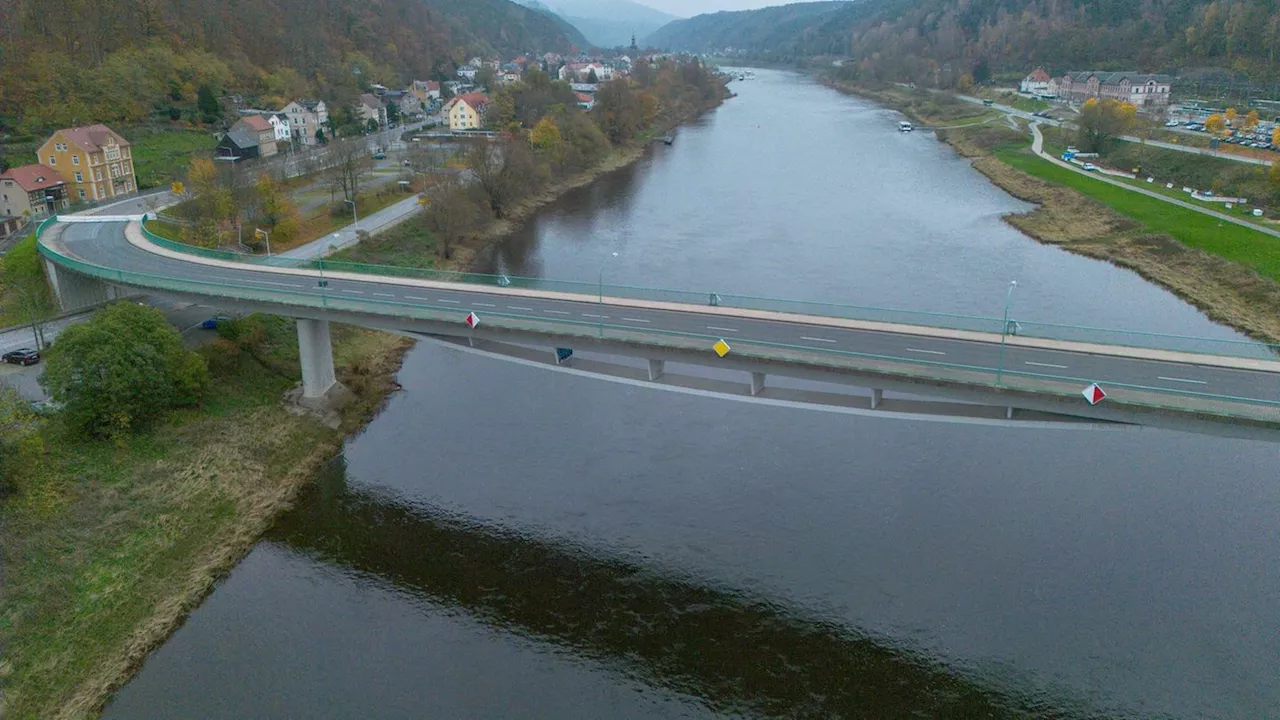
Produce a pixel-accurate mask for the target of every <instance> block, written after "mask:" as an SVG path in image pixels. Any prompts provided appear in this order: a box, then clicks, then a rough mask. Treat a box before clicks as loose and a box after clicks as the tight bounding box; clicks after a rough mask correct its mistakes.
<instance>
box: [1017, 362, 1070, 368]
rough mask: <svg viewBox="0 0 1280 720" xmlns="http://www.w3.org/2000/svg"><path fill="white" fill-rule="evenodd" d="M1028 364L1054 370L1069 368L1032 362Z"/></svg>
mask: <svg viewBox="0 0 1280 720" xmlns="http://www.w3.org/2000/svg"><path fill="white" fill-rule="evenodd" d="M1027 364H1028V365H1034V366H1035V367H1043V368H1053V369H1054V370H1066V369H1067V366H1066V365H1054V364H1053V363H1038V362H1031V361H1030V360H1028V361H1027Z"/></svg>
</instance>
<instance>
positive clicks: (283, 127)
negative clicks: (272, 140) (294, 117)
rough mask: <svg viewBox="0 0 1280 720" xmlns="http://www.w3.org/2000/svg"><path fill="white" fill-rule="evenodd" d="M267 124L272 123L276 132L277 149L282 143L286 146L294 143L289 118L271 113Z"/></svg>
mask: <svg viewBox="0 0 1280 720" xmlns="http://www.w3.org/2000/svg"><path fill="white" fill-rule="evenodd" d="M267 122H269V123H271V127H272V129H274V130H275V131H276V147H279V146H280V143H285V144H286V145H287V144H288V143H290V142H292V141H293V128H291V127H289V116H288V115H285V114H284V113H282V112H281V113H271V114H270V115H268V116H267Z"/></svg>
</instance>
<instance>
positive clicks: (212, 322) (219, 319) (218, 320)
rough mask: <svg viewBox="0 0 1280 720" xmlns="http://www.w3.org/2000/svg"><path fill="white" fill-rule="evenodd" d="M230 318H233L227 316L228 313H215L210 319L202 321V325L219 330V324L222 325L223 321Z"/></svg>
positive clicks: (205, 327) (208, 328) (206, 328)
mask: <svg viewBox="0 0 1280 720" xmlns="http://www.w3.org/2000/svg"><path fill="white" fill-rule="evenodd" d="M230 319H231V318H229V317H227V316H226V315H214V316H213V317H211V318H209V319H208V320H205V321H204V322H202V323H200V327H202V328H204V329H205V330H217V329H218V325H221V324H222V323H224V322H227V321H228V320H230Z"/></svg>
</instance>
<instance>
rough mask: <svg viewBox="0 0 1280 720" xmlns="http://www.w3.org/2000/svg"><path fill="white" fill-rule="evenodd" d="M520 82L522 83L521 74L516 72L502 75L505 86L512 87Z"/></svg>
mask: <svg viewBox="0 0 1280 720" xmlns="http://www.w3.org/2000/svg"><path fill="white" fill-rule="evenodd" d="M518 82H520V73H518V72H515V71H511V72H504V73H502V84H503V85H510V84H512V83H518Z"/></svg>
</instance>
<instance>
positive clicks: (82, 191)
mask: <svg viewBox="0 0 1280 720" xmlns="http://www.w3.org/2000/svg"><path fill="white" fill-rule="evenodd" d="M76 192H78V193H79V194H80V199H81V200H83V199H84V188H81V189H80V190H77V191H76Z"/></svg>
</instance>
